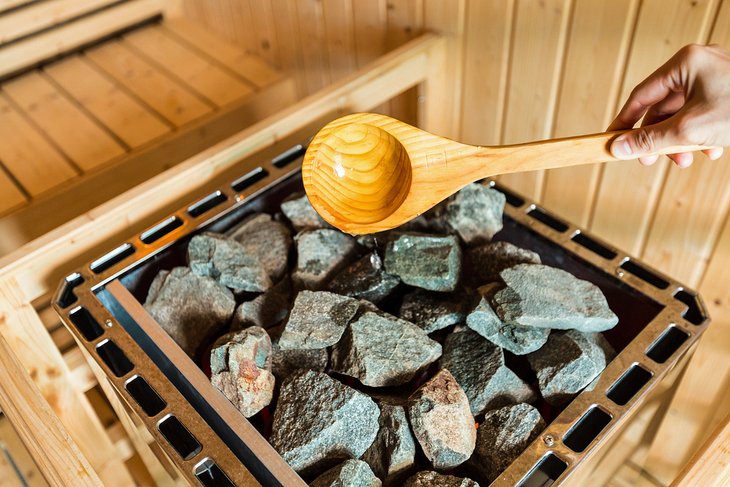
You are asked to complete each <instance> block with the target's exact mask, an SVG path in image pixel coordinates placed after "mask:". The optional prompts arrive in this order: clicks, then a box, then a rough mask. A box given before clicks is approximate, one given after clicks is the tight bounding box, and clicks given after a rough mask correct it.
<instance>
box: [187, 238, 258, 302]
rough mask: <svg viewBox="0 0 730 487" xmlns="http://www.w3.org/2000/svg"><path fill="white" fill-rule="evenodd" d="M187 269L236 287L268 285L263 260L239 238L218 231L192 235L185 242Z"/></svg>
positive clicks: (237, 288) (240, 288) (247, 287)
mask: <svg viewBox="0 0 730 487" xmlns="http://www.w3.org/2000/svg"><path fill="white" fill-rule="evenodd" d="M188 263H189V264H190V269H191V270H192V271H193V272H194V273H196V274H197V275H199V276H207V277H212V278H213V279H215V280H217V281H218V282H220V283H221V284H223V285H224V286H227V287H230V288H232V289H235V290H238V291H249V292H262V291H266V290H267V289H269V288H270V287H271V285H272V282H271V278H270V277H269V274H268V272H267V271H266V268H265V267H264V265H263V263H262V262H261V261H260V260H258V259H257V258H256V257H255V256H253V255H251V254H249V253H248V252H247V251H246V249H245V248H244V246H243V245H241V244H240V243H239V242H237V241H235V240H233V239H231V238H228V237H226V236H225V235H221V234H218V233H210V232H205V233H201V234H199V235H196V236H194V237H193V238H192V239H190V243H189V244H188Z"/></svg>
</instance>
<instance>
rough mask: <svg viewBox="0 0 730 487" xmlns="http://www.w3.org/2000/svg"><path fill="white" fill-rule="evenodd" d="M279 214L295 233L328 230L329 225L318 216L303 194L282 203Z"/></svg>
mask: <svg viewBox="0 0 730 487" xmlns="http://www.w3.org/2000/svg"><path fill="white" fill-rule="evenodd" d="M281 212H282V213H284V215H285V216H286V217H287V218H288V219H289V221H290V222H291V224H292V226H293V227H294V229H295V230H296V231H297V232H301V231H302V230H306V229H310V230H311V229H316V228H330V225H329V223H327V222H326V221H324V220H323V219H322V217H321V216H319V214H318V213H317V211H316V210H315V209H314V207H313V206H312V205H311V204H310V203H309V200H308V199H307V195H305V194H302V195H301V196H298V197H295V198H293V199H290V200H287V201H285V202H283V203H282V204H281Z"/></svg>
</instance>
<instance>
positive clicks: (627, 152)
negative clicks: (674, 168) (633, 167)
mask: <svg viewBox="0 0 730 487" xmlns="http://www.w3.org/2000/svg"><path fill="white" fill-rule="evenodd" d="M673 122H674V121H673V120H672V119H671V118H669V119H667V120H664V121H661V122H659V123H655V124H653V125H647V126H646V127H640V128H637V129H634V130H631V131H629V132H626V133H625V134H622V135H620V136H618V137H616V138H615V139H614V141H613V142H612V143H611V155H613V156H614V157H615V158H617V159H636V158H637V157H641V156H645V155H647V154H653V153H656V152H659V151H660V150H662V149H663V148H665V147H670V146H673V145H680V144H679V143H678V141H676V140H674V139H675V137H674V136H673V135H672V134H673V133H674V130H672V126H673Z"/></svg>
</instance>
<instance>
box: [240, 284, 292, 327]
mask: <svg viewBox="0 0 730 487" xmlns="http://www.w3.org/2000/svg"><path fill="white" fill-rule="evenodd" d="M291 294H292V289H291V281H289V279H288V278H285V279H282V280H281V281H280V282H279V283H278V284H276V285H275V286H274V287H272V288H271V289H269V290H268V291H266V292H265V293H263V294H260V295H258V296H256V298H254V299H253V300H251V301H246V302H243V303H241V304H240V305H239V306H238V308H236V312H235V313H234V315H233V324H232V325H231V329H232V330H242V329H244V328H248V327H249V326H260V327H262V328H271V327H272V326H276V325H277V324H278V323H280V322H282V321H283V320H284V319H285V318H286V315H287V314H289V306H290V303H291V298H292V296H291Z"/></svg>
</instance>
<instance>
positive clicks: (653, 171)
mask: <svg viewBox="0 0 730 487" xmlns="http://www.w3.org/2000/svg"><path fill="white" fill-rule="evenodd" d="M182 11H183V13H184V14H185V15H187V16H189V17H191V18H194V19H196V20H198V21H200V22H202V23H204V24H207V25H209V26H210V27H211V28H213V29H214V30H215V31H216V32H217V33H218V34H219V35H221V36H223V37H226V38H228V39H230V40H232V41H235V42H237V43H239V44H240V45H241V46H243V47H245V48H246V49H247V50H249V51H251V52H253V53H256V54H259V55H261V56H262V57H264V58H266V59H268V60H269V61H270V62H271V63H273V64H274V65H276V66H279V67H281V68H283V69H284V70H286V71H287V72H289V73H290V74H291V75H292V76H294V78H295V79H296V82H297V87H298V90H299V94H300V95H301V96H304V95H306V94H309V93H312V92H314V91H316V90H318V89H320V88H323V87H325V86H327V84H328V83H330V82H332V81H333V80H335V79H338V78H339V77H341V76H343V75H344V74H346V73H348V72H350V71H352V70H354V69H356V68H357V67H359V66H362V65H363V64H365V63H367V62H368V61H369V60H371V59H373V58H374V57H376V56H377V55H378V54H380V53H382V52H384V51H387V50H389V49H391V48H393V47H395V46H397V45H399V44H401V43H403V42H404V41H406V40H407V39H409V38H411V37H413V36H415V35H417V34H418V33H419V32H420V31H422V30H423V29H434V30H439V31H442V32H444V33H445V34H446V35H447V36H449V42H450V56H449V59H448V60H447V65H446V66H445V67H444V69H445V70H446V72H447V73H449V74H451V75H452V76H453V80H452V86H453V92H452V93H448V94H443V95H444V97H443V99H442V100H429V102H430V103H434V102H437V103H438V102H441V103H452V104H453V105H454V106H453V114H454V117H453V120H449V121H448V122H449V123H448V124H447V125H445V127H446V128H445V129H444V132H445V133H444V135H449V136H451V137H454V138H456V139H459V140H462V141H464V142H468V143H475V144H476V143H478V144H500V143H502V144H506V143H516V142H523V141H529V140H535V139H540V138H546V137H552V136H556V137H557V136H567V135H574V134H580V133H589V132H597V131H602V130H604V129H605V127H606V126H607V125H608V124H609V122H610V121H611V119H612V117H613V116H614V114H615V113H616V111H617V110H618V108H619V106H620V105H621V103H622V102H623V100H624V99H625V98H626V97H627V95H628V93H629V92H630V91H631V89H632V88H633V87H634V86H635V85H636V84H637V83H638V82H639V81H641V80H642V79H643V78H644V77H645V76H647V75H648V74H649V73H650V72H651V71H653V70H654V69H655V68H656V67H658V66H659V65H660V64H661V63H663V62H664V61H665V60H666V59H668V58H669V57H670V56H671V55H672V54H673V53H674V52H675V51H676V50H678V49H679V48H680V47H682V46H683V45H685V44H688V43H693V42H697V43H708V42H715V43H719V44H723V45H725V46H727V47H728V48H730V0H724V1H722V0H611V1H605V0H453V1H446V0H442V1H439V0H208V1H207V2H198V1H195V0H183V1H182ZM416 104H417V100H416V97H415V94H414V93H411V94H409V96H407V97H406V98H405V99H399V100H396V101H393V102H391V103H390V104H389V106H384V107H379V109H380V110H384V111H388V112H389V113H391V114H393V115H394V116H398V117H401V118H404V119H406V120H414V119H415V115H414V110H415V109H416ZM700 159H702V158H700ZM502 179H503V182H504V183H505V184H507V185H509V186H511V187H513V188H514V189H515V190H517V191H519V192H522V193H524V194H526V195H528V196H530V197H533V198H536V199H537V200H538V201H541V202H543V203H544V204H545V206H546V207H547V208H549V209H551V210H553V211H555V212H557V213H558V214H559V215H562V216H564V217H565V218H566V219H568V220H571V221H573V222H575V223H578V224H580V225H582V226H584V227H586V228H588V229H590V230H592V231H593V232H595V233H596V234H597V235H599V236H601V237H603V238H605V239H606V240H607V241H609V242H612V243H614V244H616V245H617V246H619V247H622V248H624V249H625V250H627V251H629V252H630V253H632V254H634V255H637V256H639V257H641V258H643V259H644V260H645V261H647V262H649V263H650V264H652V265H654V266H656V267H658V268H659V269H661V270H663V271H664V272H666V273H667V274H669V275H671V276H673V277H675V278H677V279H679V280H680V281H683V282H685V283H686V284H687V285H689V286H691V287H694V288H697V289H699V290H700V292H701V293H702V295H703V297H704V299H705V301H706V303H707V305H708V307H709V308H710V311H711V314H712V316H713V318H714V325H713V326H712V327H711V328H710V330H709V331H708V334H707V335H708V336H707V339H705V340H703V342H702V343H701V345H700V350H699V351H698V353H697V356H696V357H695V358H694V362H695V364H694V365H695V367H694V368H692V369H690V370H689V371H688V372H687V373H686V374H685V377H684V379H683V384H682V386H681V387H680V389H679V390H678V392H677V393H676V395H675V397H674V400H673V403H672V406H671V407H670V410H669V412H668V414H667V416H666V417H665V419H664V422H665V423H666V424H665V425H663V426H662V427H660V428H659V430H658V433H657V435H656V438H655V439H654V440H653V441H652V442H651V444H650V445H649V446H648V450H646V451H645V452H644V456H645V457H646V459H647V460H648V461H650V460H652V459H654V460H655V463H654V464H647V468H648V469H649V470H650V473H651V475H653V476H654V477H655V478H657V479H659V480H660V481H662V482H663V483H668V482H669V481H670V480H671V478H672V476H673V474H674V473H676V470H677V469H678V468H679V467H680V466H681V465H682V464H683V463H684V462H685V461H686V460H687V459H688V458H689V455H690V454H691V452H692V450H693V449H694V448H696V447H697V446H698V444H699V442H700V441H701V439H702V437H703V435H704V434H705V433H704V432H706V431H709V429H708V428H711V426H712V425H713V424H714V423H716V422H717V421H719V420H720V419H721V415H720V413H719V412H718V413H717V414H716V415H714V416H713V414H715V412H717V411H721V410H727V407H728V402H730V395H728V392H727V391H728V386H729V385H730V367H729V366H728V363H730V360H728V356H727V352H726V351H727V350H730V277H728V276H730V219H729V218H728V215H729V214H730V154H728V155H726V156H725V157H724V159H723V160H721V161H717V162H711V161H707V160H699V161H697V162H695V164H694V165H693V166H692V167H691V168H689V169H685V170H680V169H678V168H676V167H674V166H673V165H672V164H670V161H668V160H666V159H665V160H661V161H660V162H659V163H657V164H655V165H654V166H652V167H643V166H641V165H639V164H638V163H637V162H635V161H627V162H614V163H610V164H606V165H593V166H585V167H576V168H568V169H560V170H553V171H541V172H536V173H530V174H516V175H510V176H507V177H504V178H502ZM708 377H711V380H708ZM687 411H692V414H691V415H688V414H684V413H686V412H687ZM683 412H684V413H683ZM723 416H724V415H723ZM676 435H679V436H676ZM677 438H681V441H678V440H677ZM652 465H655V466H654V467H652ZM656 465H659V466H656ZM652 469H653V470H652Z"/></svg>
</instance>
